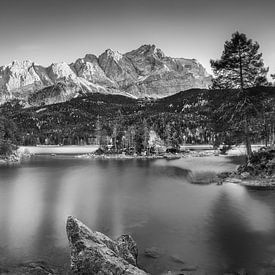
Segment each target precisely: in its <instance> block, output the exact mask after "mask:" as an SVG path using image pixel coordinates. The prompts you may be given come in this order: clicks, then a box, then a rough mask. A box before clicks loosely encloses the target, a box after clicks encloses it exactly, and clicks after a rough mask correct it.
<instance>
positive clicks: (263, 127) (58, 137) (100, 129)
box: [1, 87, 275, 153]
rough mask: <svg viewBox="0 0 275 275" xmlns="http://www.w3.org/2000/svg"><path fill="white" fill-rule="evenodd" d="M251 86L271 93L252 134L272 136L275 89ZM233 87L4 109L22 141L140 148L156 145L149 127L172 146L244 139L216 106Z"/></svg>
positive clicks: (264, 93)
mask: <svg viewBox="0 0 275 275" xmlns="http://www.w3.org/2000/svg"><path fill="white" fill-rule="evenodd" d="M249 91H250V92H251V93H255V92H256V93H257V94H258V96H259V97H265V98H266V110H265V111H264V112H263V113H262V114H259V115H258V117H257V118H256V119H255V123H253V127H252V128H253V129H251V139H252V141H253V142H263V141H267V142H271V139H272V135H274V94H275V93H274V91H275V90H274V88H273V87H264V88H257V90H255V89H249ZM233 93H234V90H199V89H193V90H189V91H184V92H181V93H178V94H176V95H173V96H170V97H167V98H163V99H159V100H154V99H144V100H136V99H132V98H128V97H123V96H117V95H103V94H90V95H88V96H85V97H82V98H75V99H72V100H71V101H68V102H64V103H59V104H53V105H49V106H42V107H32V108H23V107H22V106H21V105H20V103H19V102H17V101H13V102H10V103H7V104H5V105H3V106H2V107H1V112H2V113H5V114H6V119H8V120H9V121H13V124H10V125H16V126H17V127H16V128H15V127H13V128H14V129H16V130H15V133H14V138H13V140H15V141H16V143H17V144H20V145H38V144H55V145H57V144H60V145H72V144H77V145H85V144H101V145H102V146H103V147H104V146H108V145H109V146H110V145H112V146H113V148H114V149H116V150H122V149H127V150H129V151H131V152H137V153H140V152H142V151H144V150H149V149H150V148H149V147H152V146H151V145H152V144H149V139H150V133H151V134H152V133H156V135H157V136H158V137H159V139H160V140H158V141H157V142H158V143H159V144H162V145H165V146H168V147H173V148H178V147H179V146H180V145H181V144H186V143H188V144H213V145H217V146H218V145H219V144H221V143H222V142H225V143H227V144H228V143H231V144H233V143H236V142H240V141H241V140H240V138H239V136H238V131H237V129H234V127H235V126H234V125H230V123H229V122H228V123H227V124H225V123H224V121H219V119H217V117H216V115H217V114H216V113H215V112H214V111H215V110H216V109H217V108H218V107H219V106H221V104H222V102H224V101H225V100H227V97H228V96H229V95H232V94H233ZM272 112H273V113H272ZM13 131H14V130H13Z"/></svg>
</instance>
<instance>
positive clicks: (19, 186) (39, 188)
mask: <svg viewBox="0 0 275 275" xmlns="http://www.w3.org/2000/svg"><path fill="white" fill-rule="evenodd" d="M46 162H47V161H46ZM44 165H45V163H44V162H43V161H41V162H40V166H41V168H42V169H40V170H37V168H35V170H33V165H31V166H29V164H28V163H27V164H26V163H24V164H23V167H18V168H13V170H12V171H11V170H9V169H7V170H5V173H6V174H7V175H9V176H7V177H5V181H2V183H3V184H5V187H6V191H5V196H6V198H7V200H6V202H5V201H3V200H1V209H2V210H4V211H5V217H3V216H2V215H0V216H1V217H0V218H1V240H3V241H4V240H5V242H6V243H7V247H6V248H5V253H6V255H9V256H8V257H9V260H11V261H14V262H16V261H22V260H24V259H25V258H26V257H27V258H28V257H31V258H32V260H34V259H35V258H36V259H37V258H39V259H41V258H40V257H41V256H46V255H47V254H48V255H49V252H48V249H49V247H51V248H53V247H54V243H53V241H52V240H50V238H49V236H53V235H54V234H55V233H56V232H55V228H53V227H54V226H53V225H54V213H55V210H56V209H55V206H56V204H57V201H58V196H59V181H60V179H61V178H62V177H63V175H64V174H66V173H67V170H68V169H70V167H67V168H65V167H62V169H59V168H57V167H56V166H55V165H53V166H50V167H48V168H46V165H45V168H44ZM36 166H38V164H36ZM6 183H7V184H6ZM1 187H2V184H1ZM2 226H4V227H5V228H6V229H7V230H2V229H3V228H2Z"/></svg>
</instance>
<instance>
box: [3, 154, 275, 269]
mask: <svg viewBox="0 0 275 275" xmlns="http://www.w3.org/2000/svg"><path fill="white" fill-rule="evenodd" d="M205 163H206V164H205V165H206V167H207V169H205V167H204V166H203V160H202V159H198V161H197V160H192V161H191V160H176V161H170V162H167V161H163V160H157V161H140V160H130V161H98V160H94V161H83V160H68V159H48V158H41V159H36V160H35V161H33V162H32V161H31V162H30V163H26V164H25V165H24V166H23V167H22V168H14V169H8V168H7V169H4V170H3V169H2V170H0V175H1V181H0V247H2V249H3V251H4V254H6V255H7V256H8V258H9V260H11V259H14V258H15V259H16V260H18V261H19V260H20V261H21V260H22V259H29V260H33V259H41V258H42V259H47V260H50V261H53V262H55V263H59V264H64V263H65V261H68V258H66V257H67V255H68V252H69V249H68V241H67V238H66V235H65V221H66V217H67V216H68V215H75V216H77V217H78V218H79V219H81V220H83V221H84V222H85V223H86V224H87V225H88V226H90V227H91V228H92V229H94V230H99V231H102V232H103V233H106V234H108V235H110V236H111V237H117V236H118V235H120V234H123V233H130V234H132V235H133V236H134V238H135V239H136V241H137V242H138V244H139V248H140V252H141V253H140V259H139V261H140V263H141V264H142V265H143V266H145V267H146V268H147V269H148V270H149V271H150V272H151V273H152V274H160V273H162V272H163V271H165V268H167V266H169V267H171V268H175V269H176V268H177V267H178V266H177V264H176V263H173V262H171V258H170V256H169V255H174V254H176V255H179V256H180V257H181V258H183V259H184V260H185V261H186V262H187V263H189V264H198V265H199V266H200V267H202V268H205V269H207V270H211V271H213V272H214V271H215V272H216V271H217V270H218V271H219V270H225V269H230V268H235V267H249V268H251V269H253V268H254V266H252V264H251V263H253V264H254V265H256V264H257V263H258V261H261V260H263V259H264V258H268V257H269V258H270V257H272V255H273V254H272V253H274V251H273V250H271V249H270V250H268V249H267V248H268V247H269V248H270V247H275V241H274V240H275V238H274V237H275V230H274V229H275V220H274V217H275V200H274V199H275V193H268V194H269V195H268V196H267V195H264V193H261V192H260V193H259V192H250V191H249V190H247V189H245V188H243V187H241V186H238V185H230V184H226V185H223V186H216V185H207V186H201V185H192V184H189V183H190V182H191V181H192V180H193V179H194V175H195V176H197V175H200V176H202V177H204V178H207V177H208V176H209V175H210V174H211V175H212V173H214V172H215V169H218V171H219V172H220V171H221V169H225V168H228V166H227V165H229V167H230V169H231V168H232V167H231V165H232V164H231V163H229V164H228V160H226V161H225V162H224V163H220V164H219V165H218V168H217V161H216V160H215V161H214V162H213V163H212V164H211V162H210V161H209V159H205ZM221 167H222V168H221ZM209 173H210V174H209ZM192 177H193V178H192ZM152 246H157V247H160V248H162V249H163V250H164V255H163V257H161V258H159V259H157V260H154V261H152V260H150V259H148V258H145V257H143V256H142V251H143V249H144V248H146V247H152ZM58 253H60V254H58ZM66 253H67V254H66ZM61 254H62V255H66V257H62V256H60V255H61ZM0 260H1V259H0ZM210 274H211V273H210Z"/></svg>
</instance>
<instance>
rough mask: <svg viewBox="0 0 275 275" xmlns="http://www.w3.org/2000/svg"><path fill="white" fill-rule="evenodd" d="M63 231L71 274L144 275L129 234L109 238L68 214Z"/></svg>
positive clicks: (134, 244)
mask: <svg viewBox="0 0 275 275" xmlns="http://www.w3.org/2000/svg"><path fill="white" fill-rule="evenodd" d="M66 230H67V235H68V239H69V243H70V248H71V271H72V272H73V273H74V274H100V275H105V274H106V275H120V274H123V275H132V274H135V275H145V274H147V273H146V272H145V271H143V270H141V269H139V268H138V267H137V255H138V249H137V245H136V243H135V241H134V240H133V238H132V237H131V236H130V235H122V236H120V237H119V238H118V239H117V240H112V239H110V238H109V237H107V236H105V235H104V234H102V233H100V232H96V231H92V230H91V229H89V228H88V227H87V226H86V225H84V224H83V223H82V222H80V221H79V220H77V219H76V218H74V217H71V216H70V217H68V219H67V226H66Z"/></svg>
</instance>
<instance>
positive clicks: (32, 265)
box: [0, 261, 60, 275]
mask: <svg viewBox="0 0 275 275" xmlns="http://www.w3.org/2000/svg"><path fill="white" fill-rule="evenodd" d="M0 274H20V275H28V274H33V275H53V274H60V273H59V272H58V271H57V270H55V269H53V268H51V267H50V266H49V265H48V264H47V263H46V262H44V261H37V262H27V263H22V264H19V265H18V266H13V267H6V268H2V267H0Z"/></svg>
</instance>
